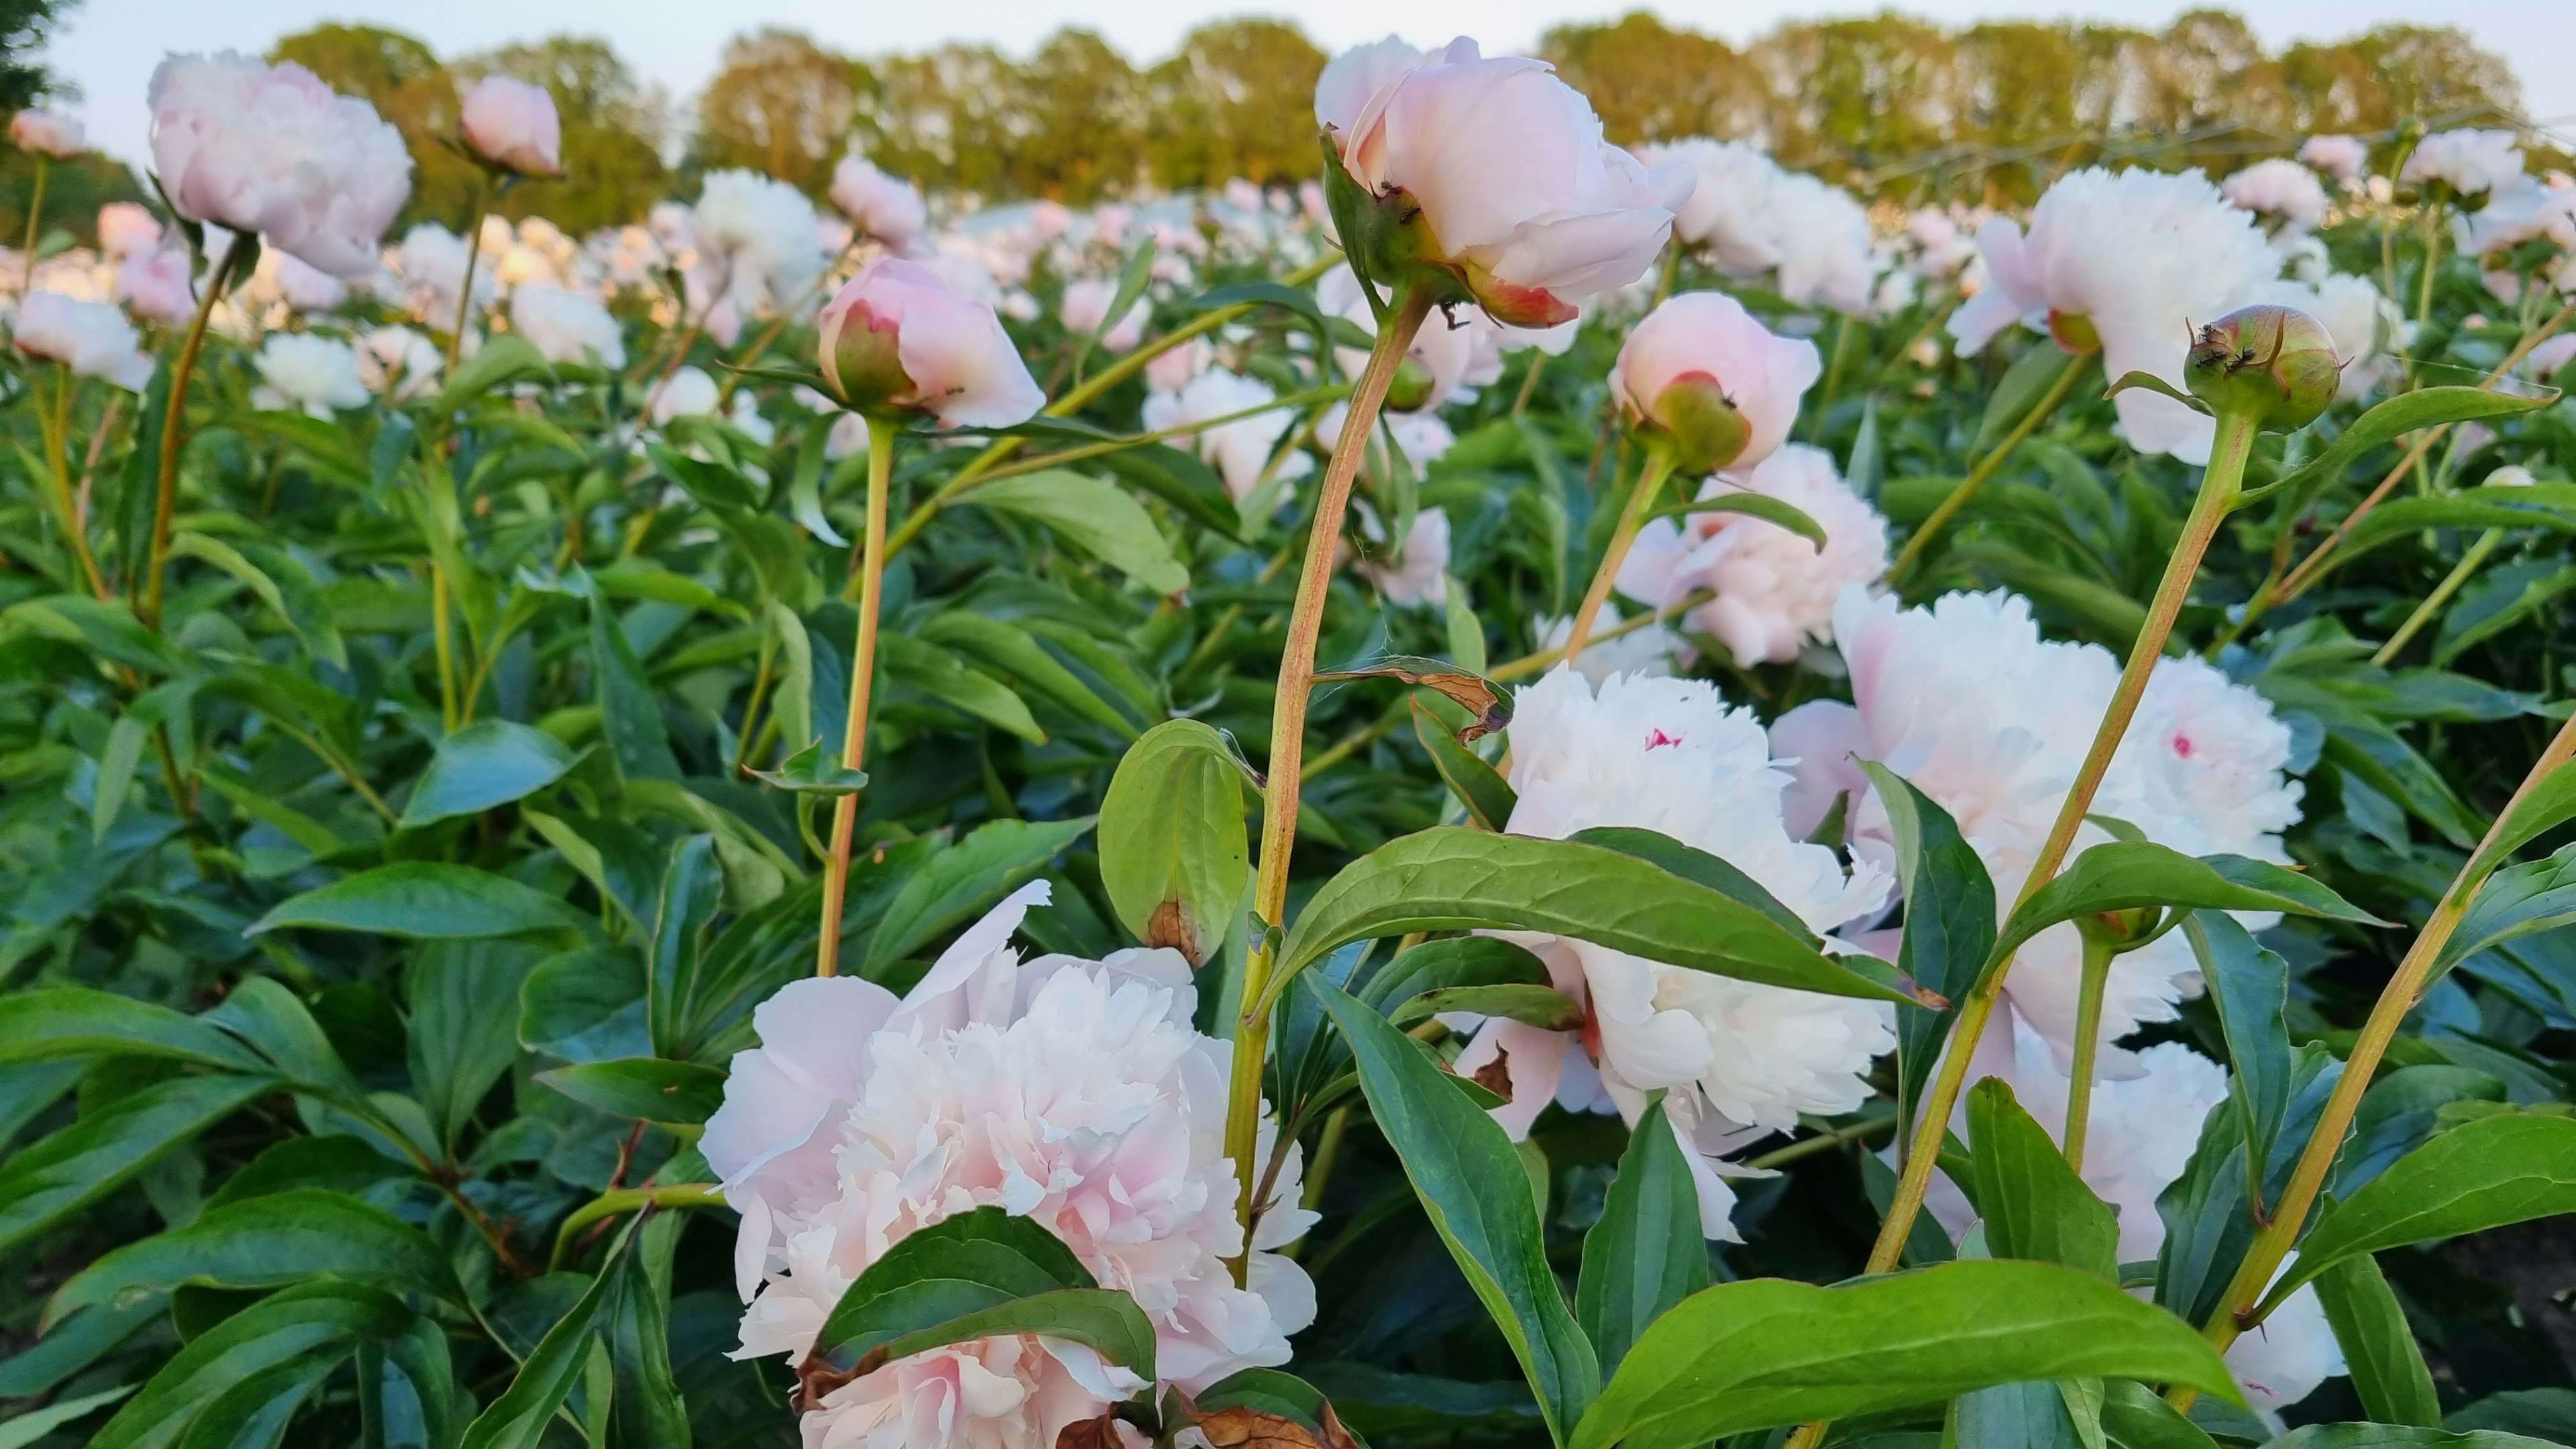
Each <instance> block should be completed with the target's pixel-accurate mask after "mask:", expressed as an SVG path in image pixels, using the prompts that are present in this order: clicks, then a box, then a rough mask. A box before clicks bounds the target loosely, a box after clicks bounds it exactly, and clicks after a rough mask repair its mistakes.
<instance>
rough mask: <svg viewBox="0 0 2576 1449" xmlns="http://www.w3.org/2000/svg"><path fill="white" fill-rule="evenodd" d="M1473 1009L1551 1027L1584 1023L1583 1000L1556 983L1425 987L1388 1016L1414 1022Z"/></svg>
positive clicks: (1558, 1028)
mask: <svg viewBox="0 0 2576 1449" xmlns="http://www.w3.org/2000/svg"><path fill="white" fill-rule="evenodd" d="M1449 1011H1472V1012H1474V1013H1475V1014H1477V1015H1478V1016H1500V1017H1504V1018H1507V1019H1509V1020H1512V1021H1518V1022H1526V1023H1527V1024H1529V1025H1531V1026H1537V1027H1545V1028H1547V1029H1548V1030H1550V1031H1573V1030H1575V1029H1576V1028H1578V1027H1580V1026H1582V1025H1583V1021H1584V1010H1583V1003H1581V1002H1579V1001H1577V1000H1575V999H1574V998H1573V997H1571V996H1568V995H1566V994H1565V993H1564V992H1562V991H1559V990H1557V989H1556V988H1555V987H1553V986H1521V985H1505V986H1443V987H1438V988H1436V989H1434V990H1430V991H1425V992H1423V993H1421V994H1420V995H1418V996H1416V997H1414V998H1413V999H1412V1000H1410V1001H1408V1002H1406V1003H1404V1004H1403V1005H1402V1006H1399V1007H1397V1008H1396V1009H1395V1010H1394V1011H1393V1012H1391V1013H1389V1014H1388V1017H1387V1019H1388V1020H1389V1021H1392V1022H1394V1023H1395V1024H1396V1025H1397V1026H1411V1025H1412V1024H1413V1023H1415V1022H1417V1021H1427V1020H1429V1019H1430V1018H1432V1017H1435V1016H1438V1015H1440V1014H1441V1013H1443V1012H1449Z"/></svg>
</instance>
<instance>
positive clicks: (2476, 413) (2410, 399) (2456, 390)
mask: <svg viewBox="0 0 2576 1449" xmlns="http://www.w3.org/2000/svg"><path fill="white" fill-rule="evenodd" d="M2556 397H2557V395H2556V394H2555V393H2554V392H2553V393H2551V394H2550V395H2548V396H2546V397H2517V396H2515V395H2514V394H2512V393H2509V392H2490V391H2488V390H2487V389H2485V388H2480V387H2421V388H2417V389H2415V390H2414V391H2413V392H2404V393H2399V394H2398V395H2397V396H2395V397H2392V398H2389V399H2388V400H2386V401H2385V402H2382V403H2380V404H2379V405H2377V406H2376V407H2373V408H2372V409H2371V410H2370V411H2368V412H2366V413H2363V414H2362V415H2361V416H2360V417H2358V418H2355V419H2353V422H2352V426H2350V427H2348V428H2346V429H2344V430H2343V432H2342V433H2341V434H2340V435H2339V436H2337V437H2336V438H2335V440H2334V442H2333V443H2332V444H2331V445H2329V446H2328V447H2327V448H2326V450H2325V451H2324V452H2322V453H2319V454H2317V455H2316V456H2315V457H2314V458H2311V459H2309V460H2308V461H2307V462H2306V463H2304V464H2302V465H2300V466H2299V467H2297V468H2294V469H2292V470H2290V471H2289V472H2287V473H2284V474H2282V475H2281V476H2280V477H2278V478H2276V479H2274V480H2272V482H2271V483H2269V484H2268V485H2266V486H2264V487H2263V488H2261V489H2259V490H2255V491H2253V492H2249V493H2247V494H2246V495H2244V498H2243V499H2242V500H2240V503H2239V506H2240V507H2241V506H2242V505H2243V503H2244V502H2250V501H2252V500H2253V499H2254V498H2256V497H2260V496H2261V495H2262V494H2265V493H2277V492H2286V491H2296V490H2305V489H2310V488H2317V487H2325V486H2328V485H2331V484H2332V483H2334V482H2335V481H2336V480H2337V479H2340V478H2341V477H2343V474H2344V470H2345V469H2347V468H2349V467H2351V466H2352V465H2353V464H2354V463H2355V462H2357V461H2359V459H2360V458H2361V456H2362V455H2363V454H2364V453H2367V452H2369V451H2370V450H2371V449H2373V448H2376V447H2378V446H2379V445H2380V444H2382V443H2385V442H2387V441H2388V440H2390V439H2391V438H2395V437H2397V436H2398V435H2400V434H2402V433H2411V432H2413V431H2415V430H2416V429H2418V428H2429V427H2435V426H2438V425H2440V424H2443V423H2457V422H2468V421H2471V420H2474V419H2478V418H2493V417H2503V416H2506V415H2508V414H2511V413H2523V412H2529V411H2531V410H2532V409H2534V408H2539V407H2546V406H2548V405H2549V404H2550V403H2551V402H2553V401H2555V400H2556Z"/></svg>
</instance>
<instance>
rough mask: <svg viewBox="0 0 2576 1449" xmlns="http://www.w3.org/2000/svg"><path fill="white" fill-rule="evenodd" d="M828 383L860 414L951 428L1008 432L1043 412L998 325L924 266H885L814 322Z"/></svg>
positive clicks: (889, 262)
mask: <svg viewBox="0 0 2576 1449" xmlns="http://www.w3.org/2000/svg"><path fill="white" fill-rule="evenodd" d="M815 327H816V330H817V331H818V332H820V334H821V363H822V368H823V376H824V377H825V378H827V379H828V380H830V382H831V384H832V386H833V388H834V389H835V390H836V391H837V392H839V394H840V395H841V397H842V399H843V401H845V402H846V403H848V404H849V405H850V406H852V407H855V408H858V409H859V410H861V411H867V410H870V409H874V408H894V409H903V410H911V411H918V412H925V413H929V414H930V415H932V416H933V417H936V418H937V419H938V420H939V421H940V422H941V423H942V424H945V425H946V426H949V427H1008V426H1010V425H1012V424H1014V423H1022V422H1026V421H1028V420H1029V418H1030V417H1032V416H1034V415H1035V414H1036V412H1037V410H1038V409H1039V408H1040V407H1042V406H1044V405H1045V403H1046V394H1045V393H1044V392H1041V391H1040V390H1039V388H1038V385H1037V380H1036V379H1034V378H1032V377H1030V376H1029V369H1028V364H1027V363H1025V362H1023V361H1021V360H1020V353H1019V349H1018V348H1017V347H1015V346H1013V345H1012V343H1011V338H1010V334H1009V333H1007V332H1005V331H1003V330H1002V319H1001V318H1000V317H999V316H997V315H995V313H994V311H993V309H992V308H991V307H990V306H989V305H987V304H985V303H983V302H979V301H975V300H972V299H970V298H967V297H962V296H960V295H958V294H957V293H956V292H954V291H951V290H950V289H949V287H948V284H947V283H946V282H945V281H943V280H941V278H940V275H939V274H938V273H937V272H934V271H932V270H931V269H930V268H928V267H925V266H922V265H921V264H919V263H918V262H908V261H904V260H902V259H900V258H897V257H881V258H879V259H878V260H876V261H873V262H870V263H869V264H868V265H867V266H866V267H865V268H863V269H862V270H861V271H860V272H859V274H858V275H857V276H855V277H852V278H851V279H850V280H849V281H848V282H847V283H845V284H843V285H842V287H841V290H840V291H839V292H838V293H836V294H835V295H834V296H833V298H832V300H831V301H829V302H827V303H825V304H824V306H823V311H822V315H821V316H820V317H818V318H816V319H815Z"/></svg>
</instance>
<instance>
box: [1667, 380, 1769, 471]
mask: <svg viewBox="0 0 2576 1449" xmlns="http://www.w3.org/2000/svg"><path fill="white" fill-rule="evenodd" d="M1648 411H1649V414H1650V416H1649V417H1648V420H1647V427H1648V429H1649V430H1650V431H1652V432H1655V433H1659V434H1661V435H1662V437H1663V440H1664V441H1665V442H1666V443H1667V444H1668V445H1669V446H1670V447H1671V448H1672V450H1673V468H1674V470H1675V471H1676V472H1678V473H1680V474H1681V475H1682V476H1683V477H1685V478H1695V477H1698V476H1699V475H1701V474H1704V473H1714V472H1716V471H1717V470H1718V469H1720V468H1723V467H1725V466H1726V465H1727V464H1729V463H1732V462H1734V461H1735V460H1736V459H1738V458H1740V457H1742V456H1744V446H1745V444H1747V443H1749V442H1751V441H1752V440H1753V425H1752V424H1751V423H1750V422H1747V421H1746V420H1745V417H1744V414H1743V412H1742V411H1740V410H1739V409H1738V408H1737V407H1736V406H1735V404H1734V403H1733V402H1732V401H1730V400H1729V399H1728V398H1727V396H1726V392H1725V389H1723V388H1721V387H1719V386H1718V381H1717V379H1716V378H1714V377H1711V376H1709V375H1708V374H1707V373H1705V372H1686V373H1683V374H1682V375H1681V376H1679V377H1677V378H1674V379H1673V380H1672V381H1671V382H1670V383H1667V384H1665V386H1664V390H1663V391H1662V392H1660V393H1657V394H1656V395H1655V400H1654V402H1653V403H1652V404H1650V405H1649V409H1648Z"/></svg>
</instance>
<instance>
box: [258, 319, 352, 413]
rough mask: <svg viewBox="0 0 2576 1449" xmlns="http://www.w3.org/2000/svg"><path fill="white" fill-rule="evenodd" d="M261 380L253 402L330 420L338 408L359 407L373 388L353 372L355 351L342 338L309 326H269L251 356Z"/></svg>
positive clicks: (270, 407) (259, 405) (261, 406)
mask: <svg viewBox="0 0 2576 1449" xmlns="http://www.w3.org/2000/svg"><path fill="white" fill-rule="evenodd" d="M251 362H252V365H253V366H255V367H257V368H258V369H259V380H260V385H259V386H258V387H255V388H253V389H251V402H252V404H253V405H254V406H256V407H260V408H267V409H284V408H301V409H302V410H303V411H304V412H305V413H306V414H308V415H310V416H312V417H317V418H320V419H322V420H323V421H324V422H329V421H330V420H331V418H332V416H333V414H334V413H335V412H336V411H337V410H338V409H340V408H362V407H365V406H366V405H367V399H368V398H369V397H371V396H372V395H373V394H371V393H369V392H368V391H367V384H366V382H365V380H364V379H362V378H360V377H359V376H358V352H357V349H356V348H353V347H351V346H350V345H349V344H348V343H346V342H341V341H338V340H337V339H334V338H329V337H317V336H315V335H313V334H312V333H310V332H272V333H270V334H268V339H267V340H266V341H264V342H262V343H261V344H260V347H259V353H258V355H257V356H255V357H253V358H252V359H251Z"/></svg>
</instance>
